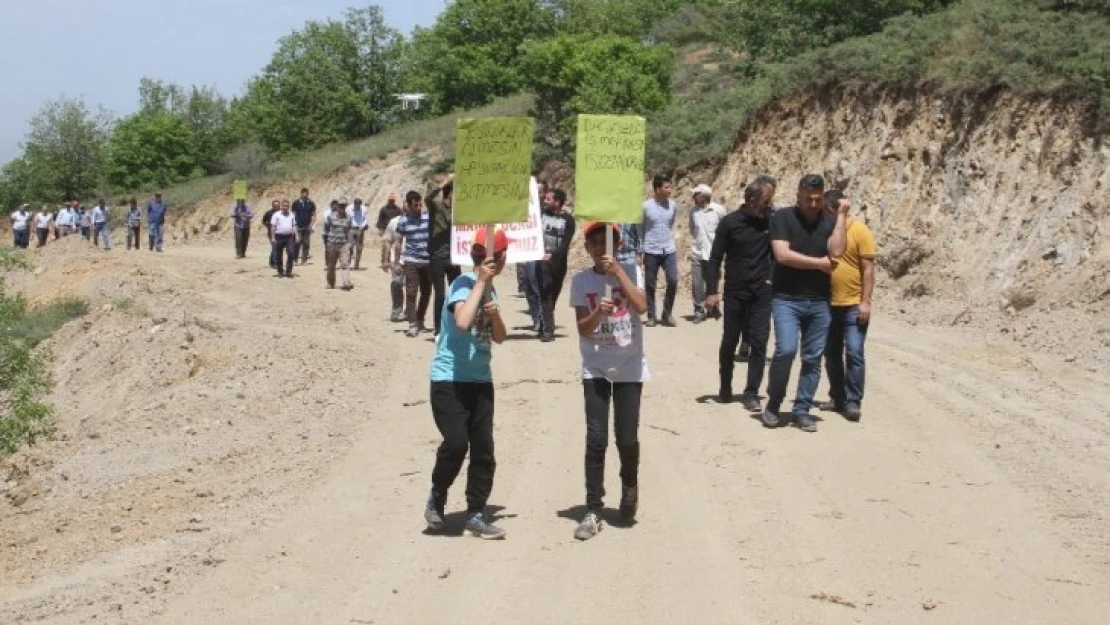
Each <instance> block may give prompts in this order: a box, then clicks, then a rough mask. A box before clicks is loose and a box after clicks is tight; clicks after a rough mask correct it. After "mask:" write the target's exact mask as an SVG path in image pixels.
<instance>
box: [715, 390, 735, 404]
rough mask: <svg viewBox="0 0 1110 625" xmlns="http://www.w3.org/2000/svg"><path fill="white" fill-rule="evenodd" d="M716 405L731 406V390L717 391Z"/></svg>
mask: <svg viewBox="0 0 1110 625" xmlns="http://www.w3.org/2000/svg"><path fill="white" fill-rule="evenodd" d="M717 403H718V404H731V403H732V389H730V388H722V389H721V390H719V391H717Z"/></svg>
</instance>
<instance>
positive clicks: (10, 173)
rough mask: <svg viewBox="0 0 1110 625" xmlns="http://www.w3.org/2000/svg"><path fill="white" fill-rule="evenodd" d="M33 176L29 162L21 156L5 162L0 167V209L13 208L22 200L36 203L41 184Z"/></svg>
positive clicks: (21, 202) (22, 201)
mask: <svg viewBox="0 0 1110 625" xmlns="http://www.w3.org/2000/svg"><path fill="white" fill-rule="evenodd" d="M33 176H34V172H33V171H32V170H31V165H30V163H28V162H27V159H25V158H23V157H19V158H14V159H12V160H10V161H8V162H7V163H5V164H4V166H3V167H2V168H0V209H5V210H7V209H14V208H16V207H18V206H19V205H20V204H23V203H24V202H27V203H38V201H39V200H40V199H41V197H40V193H41V192H42V189H41V186H42V185H40V184H38V183H37V182H36V181H35V180H34V178H33Z"/></svg>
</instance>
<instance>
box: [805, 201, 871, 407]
mask: <svg viewBox="0 0 1110 625" xmlns="http://www.w3.org/2000/svg"><path fill="white" fill-rule="evenodd" d="M847 202H848V198H846V197H844V193H843V192H841V191H839V190H832V191H828V192H827V193H825V208H826V209H827V210H828V211H829V212H831V213H833V214H836V212H837V211H838V210H839V208H840V205H841V203H847ZM847 219H848V221H847V222H846V223H845V238H846V239H847V245H846V247H845V249H844V254H843V255H842V256H840V258H838V259H837V263H836V266H835V268H834V269H833V272H832V297H831V299H830V300H829V303H830V305H831V307H830V309H831V311H832V323H830V324H829V335H828V339H827V340H826V343H825V372H826V373H827V374H828V377H829V401H827V402H819V403H818V404H817V407H818V408H820V409H821V410H832V411H835V412H840V413H842V414H843V415H844V416H845V418H847V419H848V420H849V421H859V419H860V416H861V415H862V411H861V408H860V407H861V405H862V403H863V386H864V377H865V370H866V367H865V360H864V350H863V345H864V342H865V341H866V340H867V327H868V325H869V324H870V322H871V294H872V292H873V291H874V290H875V251H876V250H875V236H874V235H873V234H871V229H870V228H868V227H867V224H864V223H863V222H861V221H858V220H855V219H852V218H851V217H848V218H847Z"/></svg>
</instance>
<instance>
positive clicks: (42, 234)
mask: <svg viewBox="0 0 1110 625" xmlns="http://www.w3.org/2000/svg"><path fill="white" fill-rule="evenodd" d="M36 234H38V235H39V245H38V246H39V247H42V246H44V245H46V239H47V238H49V237H50V228H38V229H37V230H36Z"/></svg>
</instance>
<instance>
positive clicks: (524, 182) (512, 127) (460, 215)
mask: <svg viewBox="0 0 1110 625" xmlns="http://www.w3.org/2000/svg"><path fill="white" fill-rule="evenodd" d="M535 126H536V121H535V120H534V119H532V118H531V117H485V118H481V119H460V120H459V125H458V133H457V134H456V137H455V191H454V193H455V196H454V205H453V207H452V212H453V213H454V221H455V223H457V224H492V223H518V222H524V221H528V181H529V179H530V176H531V173H532V171H531V170H532V137H533V135H534V134H535Z"/></svg>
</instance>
